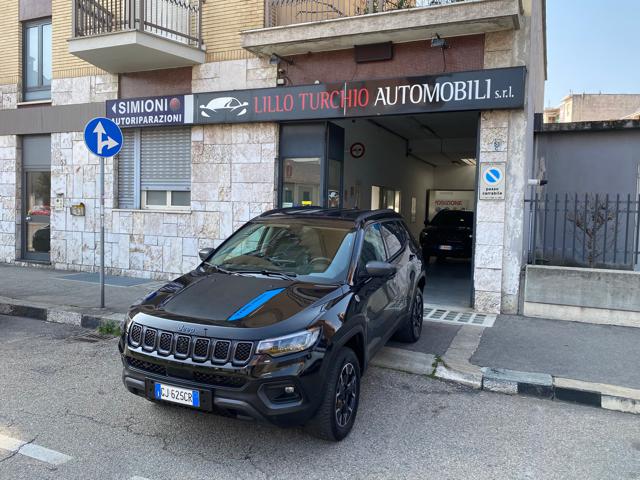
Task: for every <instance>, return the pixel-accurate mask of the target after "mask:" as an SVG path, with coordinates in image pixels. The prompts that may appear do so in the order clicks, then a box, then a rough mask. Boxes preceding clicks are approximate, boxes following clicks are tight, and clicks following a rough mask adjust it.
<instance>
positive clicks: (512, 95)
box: [193, 67, 526, 123]
mask: <svg viewBox="0 0 640 480" xmlns="http://www.w3.org/2000/svg"><path fill="white" fill-rule="evenodd" d="M525 76H526V70H525V68H524V67H514V68H499V69H492V70H479V71H472V72H458V73H443V74H440V75H432V76H421V77H410V78H395V79H387V80H369V81H356V82H342V83H336V84H314V85H303V86H295V87H278V88H262V89H252V90H231V91H226V92H209V93H198V94H194V102H193V107H194V110H195V112H194V123H239V122H261V121H281V120H312V119H322V118H344V117H365V116H367V117H368V116H377V115H399V114H411V113H428V112H448V111H463V110H494V109H514V108H522V107H523V106H524V95H525Z"/></svg>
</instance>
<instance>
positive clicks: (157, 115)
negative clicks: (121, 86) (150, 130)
mask: <svg viewBox="0 0 640 480" xmlns="http://www.w3.org/2000/svg"><path fill="white" fill-rule="evenodd" d="M185 97H188V98H186V99H185ZM191 99H192V97H191V96H190V95H169V96H165V97H146V98H125V99H121V100H108V101H107V106H106V107H107V108H106V112H107V118H110V119H112V120H113V121H114V122H115V123H116V124H118V126H120V127H152V126H161V125H181V124H184V123H192V121H191V119H192V118H193V107H192V105H191V104H190V101H191ZM185 100H187V103H189V104H188V105H185Z"/></svg>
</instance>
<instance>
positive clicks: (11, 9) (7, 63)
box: [0, 0, 22, 85]
mask: <svg viewBox="0 0 640 480" xmlns="http://www.w3.org/2000/svg"><path fill="white" fill-rule="evenodd" d="M18 5H19V4H18V0H0V11H1V12H2V14H0V85H1V84H7V83H18V81H19V78H20V63H21V61H20V52H21V49H20V45H21V44H22V42H21V33H20V23H19V21H18V15H19V13H18Z"/></svg>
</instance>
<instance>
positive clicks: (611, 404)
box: [434, 366, 640, 415]
mask: <svg viewBox="0 0 640 480" xmlns="http://www.w3.org/2000/svg"><path fill="white" fill-rule="evenodd" d="M476 368H478V367H476ZM478 372H479V373H478V374H476V375H480V377H481V380H480V386H479V387H477V382H473V383H470V382H465V381H464V379H465V377H464V375H468V373H466V372H458V371H456V370H455V369H451V368H450V366H446V367H445V368H443V369H442V370H440V366H439V367H438V368H437V369H436V372H435V375H434V376H435V377H436V378H439V379H441V380H446V381H453V382H456V383H463V384H465V385H468V386H472V387H474V388H477V389H479V390H487V391H490V392H498V393H504V394H507V395H524V396H530V397H538V398H544V399H547V400H558V401H562V402H570V403H579V404H582V405H589V406H592V407H598V408H603V409H605V410H613V411H616V412H624V413H633V414H637V415H640V390H636V389H633V388H626V387H619V386H616V385H610V384H604V383H593V382H585V381H582V380H573V379H569V378H563V377H554V376H552V375H549V374H545V373H532V372H520V371H516V370H507V369H502V368H487V367H483V368H478ZM456 375H458V376H459V377H460V376H461V377H462V380H463V381H461V380H460V378H456Z"/></svg>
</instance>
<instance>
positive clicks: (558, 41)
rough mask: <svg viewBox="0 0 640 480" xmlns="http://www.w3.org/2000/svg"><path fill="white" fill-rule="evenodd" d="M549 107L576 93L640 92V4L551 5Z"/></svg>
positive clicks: (597, 0)
mask: <svg viewBox="0 0 640 480" xmlns="http://www.w3.org/2000/svg"><path fill="white" fill-rule="evenodd" d="M547 61H548V66H547V82H546V86H545V103H544V104H545V107H548V106H556V105H558V104H559V103H560V100H562V98H563V97H564V96H566V95H568V94H569V93H570V92H573V93H600V92H602V93H640V0H547Z"/></svg>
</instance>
